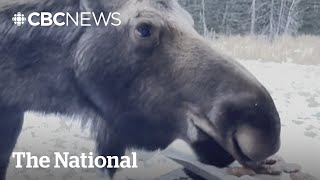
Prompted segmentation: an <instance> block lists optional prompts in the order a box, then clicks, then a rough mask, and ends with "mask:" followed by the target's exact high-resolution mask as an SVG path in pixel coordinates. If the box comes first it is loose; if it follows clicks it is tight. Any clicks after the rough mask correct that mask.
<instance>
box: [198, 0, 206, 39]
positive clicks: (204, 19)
mask: <svg viewBox="0 0 320 180" xmlns="http://www.w3.org/2000/svg"><path fill="white" fill-rule="evenodd" d="M201 6H202V10H201V12H200V17H201V20H202V25H203V35H204V36H207V34H208V28H207V22H206V9H205V8H206V3H205V0H202V1H201Z"/></svg>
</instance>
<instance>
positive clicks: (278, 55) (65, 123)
mask: <svg viewBox="0 0 320 180" xmlns="http://www.w3.org/2000/svg"><path fill="white" fill-rule="evenodd" d="M290 39H291V40H289V41H288V42H286V43H284V42H282V41H281V40H277V41H276V42H274V43H273V44H269V42H263V41H261V40H258V39H254V38H248V37H230V38H221V39H218V40H215V41H214V43H212V44H213V47H214V48H216V49H218V50H220V51H223V52H224V53H227V54H229V55H230V56H234V57H239V58H238V59H239V61H240V62H241V63H242V64H243V65H244V66H245V67H247V68H248V69H249V70H250V71H251V72H252V73H253V74H254V75H255V76H256V77H257V78H258V79H259V80H260V81H261V82H262V83H263V84H264V85H265V86H266V87H267V89H268V90H269V91H270V92H271V94H272V96H273V98H274V100H275V103H276V106H277V107H278V110H279V113H280V116H281V120H282V136H281V138H282V147H281V150H280V152H279V153H278V154H279V155H281V156H282V157H283V158H284V159H285V160H286V161H287V162H292V163H298V164H300V165H301V166H302V168H303V171H304V172H307V173H310V174H312V175H313V176H315V177H317V178H318V179H320V171H319V167H320V155H319V153H320V83H319V82H320V65H317V64H319V63H320V54H319V49H320V44H319V43H320V38H315V37H307V36H305V37H298V38H290ZM257 41H260V43H258V42H257ZM266 43H267V44H266ZM227 47H228V48H227ZM229 47H230V48H229ZM227 49H228V51H227ZM250 52H251V53H250ZM292 53H293V54H292ZM244 59H246V60H244ZM250 59H255V60H250ZM25 119H26V120H25V124H24V126H23V132H22V134H21V137H20V139H19V141H18V144H17V146H16V149H15V151H16V152H17V151H23V152H25V151H27V152H32V153H34V155H39V156H41V155H51V156H52V155H53V152H56V151H58V152H65V151H67V152H70V153H71V154H73V155H80V153H83V152H84V153H88V152H94V142H93V141H92V140H91V139H90V137H89V133H88V130H86V129H83V130H82V129H81V128H80V125H79V124H78V123H77V121H72V120H71V119H69V118H67V117H62V116H54V115H47V116H44V115H41V114H37V113H32V112H30V113H27V114H26V115H25ZM146 138H147V137H146ZM171 148H173V149H175V150H176V151H183V152H188V147H187V146H186V145H185V144H184V143H181V142H177V143H175V144H173V145H172V147H171ZM138 157H139V160H140V161H139V169H136V170H121V171H120V172H119V173H118V175H117V176H116V178H115V179H142V177H143V178H144V179H156V178H159V177H166V178H163V179H168V178H167V176H163V175H165V174H167V173H170V172H172V171H174V170H176V169H179V168H181V166H180V165H178V164H176V163H174V162H173V161H171V160H169V159H167V158H165V157H164V156H163V155H162V154H161V152H155V153H143V152H138ZM12 162H13V161H12ZM12 162H11V164H10V168H9V172H8V179H9V180H14V179H26V180H42V179H46V180H51V179H52V180H54V179H58V180H59V179H63V180H76V179H77V180H78V179H79V180H82V179H83V180H85V179H101V180H102V179H106V177H105V176H103V173H101V172H100V171H97V170H92V169H90V170H87V169H73V170H71V169H38V170H34V169H33V170H30V169H15V168H14V163H12ZM97 174H98V175H97ZM181 176H183V175H181ZM129 177H130V178H129ZM181 178H183V177H181ZM159 179H161V178H159ZM234 179H236V178H235V177H234Z"/></svg>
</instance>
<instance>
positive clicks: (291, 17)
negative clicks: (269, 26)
mask: <svg viewBox="0 0 320 180" xmlns="http://www.w3.org/2000/svg"><path fill="white" fill-rule="evenodd" d="M300 2H301V0H292V3H291V6H290V8H289V13H288V18H287V23H286V27H285V30H284V33H285V34H291V33H292V26H294V27H293V29H297V26H298V25H297V21H296V16H297V15H298V14H299V12H297V11H296V7H297V6H298V4H299V3H300Z"/></svg>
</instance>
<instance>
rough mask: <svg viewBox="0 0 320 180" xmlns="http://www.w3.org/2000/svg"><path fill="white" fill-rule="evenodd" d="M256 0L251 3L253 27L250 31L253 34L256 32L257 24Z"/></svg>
mask: <svg viewBox="0 0 320 180" xmlns="http://www.w3.org/2000/svg"><path fill="white" fill-rule="evenodd" d="M255 23H256V0H252V5H251V27H250V33H251V35H254V34H255V26H256V24H255Z"/></svg>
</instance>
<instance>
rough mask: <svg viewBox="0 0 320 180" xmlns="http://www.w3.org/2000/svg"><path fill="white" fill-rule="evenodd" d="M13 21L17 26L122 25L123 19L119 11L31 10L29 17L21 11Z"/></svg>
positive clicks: (14, 16)
mask: <svg viewBox="0 0 320 180" xmlns="http://www.w3.org/2000/svg"><path fill="white" fill-rule="evenodd" d="M12 21H13V23H14V24H15V25H17V26H22V25H23V24H26V23H28V24H30V25H31V26H51V25H55V26H70V25H76V26H100V25H103V26H108V25H112V26H120V25H121V19H120V13H119V12H109V13H105V12H101V13H98V14H96V13H95V12H75V13H68V12H66V13H65V12H57V13H55V14H52V13H50V12H31V13H30V14H29V15H28V16H27V17H26V16H25V15H24V14H22V13H21V12H17V13H16V14H14V15H13V17H12Z"/></svg>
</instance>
